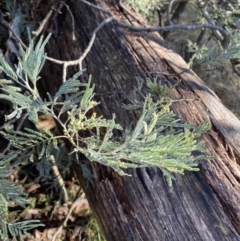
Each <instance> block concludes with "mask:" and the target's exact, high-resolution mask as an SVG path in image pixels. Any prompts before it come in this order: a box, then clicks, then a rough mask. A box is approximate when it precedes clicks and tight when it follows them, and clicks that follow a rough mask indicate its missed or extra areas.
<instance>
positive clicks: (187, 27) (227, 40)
mask: <svg viewBox="0 0 240 241" xmlns="http://www.w3.org/2000/svg"><path fill="white" fill-rule="evenodd" d="M114 20H115V21H116V23H117V24H118V26H120V27H123V28H127V29H129V30H131V31H133V32H142V31H145V32H156V31H172V30H175V29H182V30H187V31H191V30H196V29H202V28H210V29H214V30H218V31H219V32H221V33H222V35H223V36H224V48H227V47H228V45H229V43H230V38H229V34H228V32H227V31H226V30H224V29H223V28H222V27H219V26H216V25H212V24H210V23H205V24H198V25H181V24H176V25H171V26H164V27H138V26H133V25H130V24H126V23H123V22H120V21H118V20H116V19H114Z"/></svg>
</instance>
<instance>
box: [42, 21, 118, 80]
mask: <svg viewBox="0 0 240 241" xmlns="http://www.w3.org/2000/svg"><path fill="white" fill-rule="evenodd" d="M113 19H114V18H113V17H109V18H107V19H105V20H104V21H102V22H101V23H100V24H99V25H98V27H97V28H95V30H94V31H93V33H92V37H91V39H90V42H89V44H88V46H87V48H86V49H85V50H84V52H83V54H82V55H81V56H80V57H79V58H78V59H76V60H69V61H62V60H57V59H54V58H50V57H46V59H47V60H50V61H52V62H54V63H57V64H63V82H65V81H66V76H67V67H69V66H72V65H79V67H80V70H82V61H83V60H84V59H85V57H86V56H87V54H88V53H89V51H90V50H91V48H92V46H93V43H94V40H95V38H96V34H97V32H98V31H99V30H100V29H101V28H102V27H103V26H104V25H106V24H107V23H109V22H111V21H112V20H113Z"/></svg>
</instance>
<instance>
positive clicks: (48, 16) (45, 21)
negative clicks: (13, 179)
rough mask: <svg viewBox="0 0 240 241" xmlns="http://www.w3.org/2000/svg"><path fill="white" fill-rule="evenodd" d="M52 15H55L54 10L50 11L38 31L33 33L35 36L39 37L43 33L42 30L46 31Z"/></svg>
mask: <svg viewBox="0 0 240 241" xmlns="http://www.w3.org/2000/svg"><path fill="white" fill-rule="evenodd" d="M52 13H53V10H50V11H49V12H48V14H47V15H46V16H45V18H44V19H43V21H42V23H41V24H40V26H39V27H38V29H37V30H36V31H32V34H33V35H35V36H38V35H39V34H40V33H41V32H42V30H43V29H44V27H45V25H46V24H47V22H48V20H49V19H50V17H51V15H52Z"/></svg>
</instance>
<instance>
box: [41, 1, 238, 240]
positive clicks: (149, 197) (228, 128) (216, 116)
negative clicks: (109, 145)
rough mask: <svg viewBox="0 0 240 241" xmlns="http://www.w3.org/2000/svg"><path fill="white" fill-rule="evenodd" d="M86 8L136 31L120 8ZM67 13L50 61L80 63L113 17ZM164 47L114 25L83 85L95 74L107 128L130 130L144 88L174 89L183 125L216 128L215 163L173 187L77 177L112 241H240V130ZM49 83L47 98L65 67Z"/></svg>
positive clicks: (76, 8)
mask: <svg viewBox="0 0 240 241" xmlns="http://www.w3.org/2000/svg"><path fill="white" fill-rule="evenodd" d="M88 2H90V3H92V4H96V5H98V6H100V7H102V8H105V9H108V10H109V9H111V11H112V12H113V13H114V15H115V16H116V17H117V18H118V19H121V21H125V20H128V21H130V22H131V23H133V24H136V21H133V20H132V17H130V15H128V14H127V12H126V11H125V10H124V9H123V8H122V7H121V6H122V5H121V4H120V6H119V5H117V4H114V5H111V4H110V3H109V1H101V0H91V1H88ZM66 4H68V6H69V8H70V11H71V13H72V16H71V14H70V12H69V11H68V10H67V8H66V7H63V9H62V10H61V11H62V14H59V15H58V16H57V17H56V18H55V21H57V30H58V32H57V33H56V35H53V36H52V38H51V40H50V42H49V44H48V47H47V49H46V51H47V53H48V56H50V57H53V58H56V59H61V60H72V59H77V58H78V57H79V56H80V55H81V54H82V53H83V51H84V50H85V49H86V47H87V45H88V43H89V41H90V38H91V35H92V33H93V31H94V29H95V28H96V27H97V26H98V25H99V24H100V23H101V22H102V21H103V20H104V19H106V18H107V17H109V15H108V14H106V13H104V12H102V11H100V10H99V9H96V8H93V7H92V6H89V4H86V3H83V2H81V1H67V2H66ZM133 14H134V16H136V15H135V13H133ZM72 17H73V19H74V23H75V29H73V27H72V26H73V19H72ZM73 31H74V33H75V35H76V40H75V41H74V40H72V32H73ZM153 39H154V41H152V40H153ZM157 42H158V43H157ZM161 42H162V40H161V38H160V37H158V36H157V35H154V34H149V33H146V34H140V33H138V34H137V33H133V32H131V31H128V30H126V29H124V28H120V27H119V26H118V25H117V24H116V23H115V22H113V21H112V22H110V23H108V24H106V25H105V26H104V27H103V28H102V29H101V30H100V31H99V32H98V33H97V37H96V39H95V42H94V45H93V47H92V48H91V51H90V52H89V53H88V55H87V57H86V59H85V60H84V67H86V69H87V70H86V72H85V73H84V75H83V76H82V80H81V81H86V80H87V78H88V76H89V75H90V74H92V76H93V78H92V79H93V83H94V84H95V85H96V88H95V92H96V99H97V100H98V101H100V102H101V104H100V105H99V107H98V108H97V109H96V111H97V112H98V114H100V115H103V116H104V117H106V118H111V117H112V114H113V113H116V115H117V122H118V123H120V124H121V125H122V126H124V127H126V126H129V125H130V123H133V124H134V123H135V122H136V121H137V119H138V117H139V113H138V112H136V111H126V110H125V109H123V108H122V104H123V103H125V104H128V103H130V101H131V100H135V99H139V98H141V97H140V96H139V95H138V94H137V92H136V91H135V88H134V86H136V84H137V82H136V79H137V78H142V79H143V80H146V78H151V79H153V78H155V77H157V78H158V80H159V81H160V82H161V83H162V84H165V85H169V86H170V85H173V84H176V83H177V86H176V88H175V89H174V90H173V92H172V96H171V97H172V99H173V100H179V101H176V102H174V104H173V105H172V109H173V111H174V112H175V113H176V114H177V117H178V118H180V119H181V120H182V122H189V123H192V124H194V125H198V124H199V123H201V122H203V121H204V120H207V121H209V122H211V123H212V128H211V130H210V131H208V132H207V133H206V134H204V135H203V140H204V142H205V145H206V147H207V149H208V150H209V153H210V154H211V155H212V156H214V157H215V159H214V160H202V161H201V163H200V169H201V170H200V171H199V172H197V173H193V172H186V173H185V175H175V178H176V180H175V181H174V182H173V185H172V187H169V186H168V184H167V183H166V180H165V178H164V177H163V175H162V173H161V171H160V170H159V169H158V168H141V169H136V170H128V173H129V174H131V177H129V176H124V177H120V176H118V175H117V174H116V173H114V172H113V171H112V170H110V169H109V168H107V167H105V166H102V165H99V164H96V163H91V162H89V167H90V168H91V171H92V174H93V176H94V178H93V180H92V181H93V184H91V183H89V182H87V181H86V180H85V179H84V178H83V175H82V172H81V169H80V167H79V166H78V165H77V164H76V163H75V169H76V172H77V175H78V177H79V179H80V181H81V183H82V184H83V188H84V190H85V192H86V196H87V198H88V201H89V203H90V206H91V208H92V210H93V213H94V215H95V216H96V218H97V220H98V222H99V224H100V226H101V229H102V231H103V233H104V235H105V237H106V239H107V240H108V241H114V240H118V241H130V240H136V241H141V240H142V241H153V240H154V241H158V240H161V241H165V240H169V241H183V240H189V241H193V240H196V241H210V240H211V241H214V240H216V241H227V240H229V241H235V240H240V206H239V203H240V185H239V181H240V172H239V169H238V168H239V158H240V134H239V133H240V122H239V120H238V119H237V118H236V117H235V116H234V115H233V114H232V113H231V112H230V111H229V110H227V109H226V108H225V107H224V106H223V104H222V103H221V101H220V100H219V99H218V97H217V96H216V95H215V94H214V93H213V92H212V91H211V90H210V89H209V88H208V87H207V86H206V85H205V84H204V83H203V82H202V81H201V80H200V79H199V78H198V77H197V76H196V75H195V74H194V72H193V71H191V70H190V69H189V68H188V66H187V65H186V63H185V62H184V61H183V60H182V58H181V57H180V56H178V55H176V54H174V53H173V52H172V51H171V50H169V49H167V48H165V47H163V46H161V45H159V43H161ZM78 70H79V69H78V66H76V67H72V68H68V74H69V76H71V75H72V74H73V73H75V72H77V71H78ZM42 79H43V81H42V82H41V86H40V88H41V91H42V93H43V95H44V92H46V91H48V92H50V93H54V92H55V91H56V90H57V88H58V86H59V85H60V84H61V82H62V66H60V65H57V64H53V63H51V62H47V63H46V66H45V67H44V71H43V74H42Z"/></svg>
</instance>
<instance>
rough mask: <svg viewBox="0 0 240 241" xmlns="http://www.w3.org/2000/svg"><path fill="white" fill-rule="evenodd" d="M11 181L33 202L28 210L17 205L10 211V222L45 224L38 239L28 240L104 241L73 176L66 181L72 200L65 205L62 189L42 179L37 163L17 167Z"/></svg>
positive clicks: (36, 233)
mask: <svg viewBox="0 0 240 241" xmlns="http://www.w3.org/2000/svg"><path fill="white" fill-rule="evenodd" d="M9 179H10V180H11V181H13V182H15V183H16V184H18V186H19V187H20V188H21V190H23V191H24V192H25V193H26V194H27V195H28V196H27V200H28V201H29V205H28V206H27V207H26V208H25V209H24V208H22V207H20V206H18V205H16V204H14V203H13V204H12V205H11V207H10V209H9V214H10V220H11V219H12V220H16V219H17V220H18V221H25V220H33V219H34V220H40V221H41V223H42V224H44V226H42V227H39V228H37V229H34V230H32V232H31V235H32V236H33V238H34V239H33V238H27V236H26V237H25V238H24V241H33V240H39V241H59V240H65V241H83V240H84V241H104V238H103V236H102V235H101V233H100V229H99V227H98V224H97V221H96V220H95V219H94V218H93V216H92V213H91V210H90V208H89V205H88V202H87V199H86V198H85V195H84V193H83V191H82V190H81V187H80V185H79V183H78V181H77V179H76V178H75V177H74V174H73V173H71V175H68V176H66V179H65V187H66V190H67V193H68V197H69V201H67V202H65V203H64V202H63V201H62V197H61V195H60V193H61V191H60V190H61V189H59V188H56V186H57V185H54V183H53V182H54V180H52V181H50V179H49V180H43V179H40V177H39V173H38V171H37V169H36V166H35V164H34V163H32V164H28V165H25V166H22V167H16V168H14V169H13V170H12V171H11V174H10V175H9ZM55 181H56V180H55ZM55 184H56V183H55ZM65 223H66V224H65ZM64 224H65V225H64ZM57 233H58V235H56V234H57Z"/></svg>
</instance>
